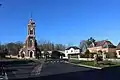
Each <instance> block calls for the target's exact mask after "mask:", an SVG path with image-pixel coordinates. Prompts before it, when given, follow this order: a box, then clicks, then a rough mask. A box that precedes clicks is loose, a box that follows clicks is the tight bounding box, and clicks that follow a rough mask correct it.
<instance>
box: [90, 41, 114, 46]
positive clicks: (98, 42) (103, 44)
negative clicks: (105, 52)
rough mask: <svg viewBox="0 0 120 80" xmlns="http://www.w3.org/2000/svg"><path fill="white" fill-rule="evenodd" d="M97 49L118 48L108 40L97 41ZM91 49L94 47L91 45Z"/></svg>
mask: <svg viewBox="0 0 120 80" xmlns="http://www.w3.org/2000/svg"><path fill="white" fill-rule="evenodd" d="M94 46H95V47H99V46H102V47H104V48H106V47H108V48H116V46H114V45H113V44H112V43H111V42H110V41H108V40H102V41H97V42H95V43H94ZM89 47H93V44H91V45H90V46H89Z"/></svg>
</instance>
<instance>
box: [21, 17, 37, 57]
mask: <svg viewBox="0 0 120 80" xmlns="http://www.w3.org/2000/svg"><path fill="white" fill-rule="evenodd" d="M27 32H28V33H27V38H26V41H25V44H24V46H23V48H21V49H20V51H19V57H21V58H35V55H36V53H37V47H36V46H37V41H36V39H35V22H34V21H33V19H32V18H31V19H30V20H29V23H28V29H27Z"/></svg>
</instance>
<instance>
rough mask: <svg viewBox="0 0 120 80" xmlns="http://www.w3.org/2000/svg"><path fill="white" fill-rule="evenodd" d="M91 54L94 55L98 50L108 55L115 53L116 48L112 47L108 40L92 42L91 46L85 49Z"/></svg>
mask: <svg viewBox="0 0 120 80" xmlns="http://www.w3.org/2000/svg"><path fill="white" fill-rule="evenodd" d="M87 49H88V50H89V51H90V52H91V53H96V52H98V51H99V50H101V51H103V52H110V53H114V52H116V46H114V45H113V44H112V43H111V42H110V41H108V40H102V41H97V42H94V43H93V44H91V45H90V46H89V47H88V48H87Z"/></svg>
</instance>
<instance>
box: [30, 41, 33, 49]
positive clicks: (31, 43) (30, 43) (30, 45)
mask: <svg viewBox="0 0 120 80" xmlns="http://www.w3.org/2000/svg"><path fill="white" fill-rule="evenodd" d="M32 42H33V40H32V39H30V47H31V46H32Z"/></svg>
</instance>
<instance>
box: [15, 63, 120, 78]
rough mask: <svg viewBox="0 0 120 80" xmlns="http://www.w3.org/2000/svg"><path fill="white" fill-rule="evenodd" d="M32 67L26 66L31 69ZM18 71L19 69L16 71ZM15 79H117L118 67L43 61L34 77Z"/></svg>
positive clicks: (118, 76) (119, 73) (119, 76)
mask: <svg viewBox="0 0 120 80" xmlns="http://www.w3.org/2000/svg"><path fill="white" fill-rule="evenodd" d="M34 69H35V66H34V68H30V67H29V68H28V69H26V71H27V70H28V71H29V72H30V71H33V70H34ZM36 71H37V70H36ZM18 72H19V71H18ZM26 76H27V75H24V77H23V76H21V77H23V79H17V80H119V79H120V67H113V68H104V69H102V70H98V69H92V68H87V67H82V66H76V65H72V64H69V63H65V62H56V61H55V62H54V61H53V62H51V61H50V62H46V63H44V65H43V67H42V70H41V72H40V74H39V75H38V76H37V77H36V76H34V77H30V78H25V77H26Z"/></svg>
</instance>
